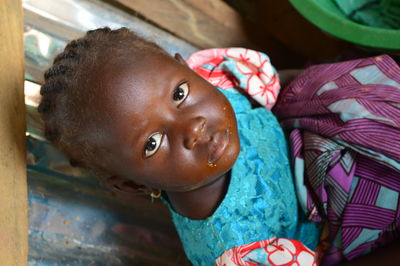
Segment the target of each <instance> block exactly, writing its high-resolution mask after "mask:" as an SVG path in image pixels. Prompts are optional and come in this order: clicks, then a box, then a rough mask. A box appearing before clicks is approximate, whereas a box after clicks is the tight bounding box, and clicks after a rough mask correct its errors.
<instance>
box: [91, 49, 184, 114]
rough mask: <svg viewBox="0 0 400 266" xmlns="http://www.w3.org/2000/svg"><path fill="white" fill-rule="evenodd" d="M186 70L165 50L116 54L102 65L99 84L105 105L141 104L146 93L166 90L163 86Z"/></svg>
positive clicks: (150, 93) (147, 94) (138, 105)
mask: <svg viewBox="0 0 400 266" xmlns="http://www.w3.org/2000/svg"><path fill="white" fill-rule="evenodd" d="M182 72H184V68H183V66H182V65H181V64H180V63H178V62H177V61H176V60H175V59H174V58H172V57H170V56H169V55H166V54H162V53H149V52H148V53H145V54H144V55H142V56H135V58H133V57H129V56H125V57H123V58H113V59H112V60H111V61H110V62H108V63H107V64H105V65H104V66H102V69H101V73H100V75H99V83H100V84H99V85H100V86H101V91H102V93H103V95H102V96H103V100H104V105H105V106H109V107H117V106H119V107H121V106H125V105H129V106H132V103H135V105H136V107H138V108H139V107H141V106H143V105H146V104H147V103H148V101H147V99H146V98H147V97H146V96H150V95H154V94H155V95H157V94H160V93H163V89H165V88H166V87H168V86H169V85H170V83H172V82H173V80H174V79H175V78H176V76H177V75H180V74H181V73H182Z"/></svg>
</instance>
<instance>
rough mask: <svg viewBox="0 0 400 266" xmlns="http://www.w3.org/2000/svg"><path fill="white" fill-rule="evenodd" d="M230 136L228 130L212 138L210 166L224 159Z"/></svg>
mask: <svg viewBox="0 0 400 266" xmlns="http://www.w3.org/2000/svg"><path fill="white" fill-rule="evenodd" d="M229 135H230V134H229V129H226V130H224V131H222V132H218V133H216V134H215V135H214V136H212V139H211V145H210V150H211V153H210V157H209V158H208V164H215V163H216V162H217V161H218V160H219V159H220V158H221V157H222V155H223V154H224V152H225V149H226V147H227V146H228V143H229Z"/></svg>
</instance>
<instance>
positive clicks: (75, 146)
mask: <svg viewBox="0 0 400 266" xmlns="http://www.w3.org/2000/svg"><path fill="white" fill-rule="evenodd" d="M146 52H151V53H154V52H159V53H163V54H166V52H165V51H164V50H163V49H161V48H160V47H159V46H158V45H156V44H155V43H153V42H150V41H147V40H145V39H143V38H141V37H139V36H138V35H137V34H135V33H134V32H132V31H131V30H129V29H127V28H120V29H117V30H111V29H110V28H108V27H105V28H100V29H96V30H91V31H88V32H87V33H86V35H85V36H83V37H82V38H79V39H76V40H73V41H71V42H69V43H68V45H67V46H66V47H65V49H64V51H63V52H62V53H60V54H58V55H57V56H56V57H55V59H54V61H53V65H52V66H51V67H50V68H49V69H48V70H47V71H46V72H45V73H44V79H45V83H44V84H43V86H42V87H41V90H40V94H41V95H42V99H41V102H40V104H39V107H38V111H39V112H40V113H41V116H42V119H43V121H44V135H45V137H46V138H47V139H48V140H49V141H50V142H52V143H53V144H54V146H55V147H56V148H58V149H59V150H61V151H62V152H63V153H64V154H65V155H66V156H67V157H68V158H69V159H70V162H71V164H72V165H75V166H81V167H85V168H89V169H92V170H96V171H100V172H101V171H102V169H101V167H99V166H98V165H97V164H96V163H95V162H96V160H95V159H96V157H97V156H99V155H100V156H101V154H99V152H101V147H96V145H93V143H92V142H91V141H90V139H89V138H90V137H89V136H88V135H87V134H85V133H83V132H87V125H88V122H89V121H93V119H95V117H96V115H97V114H96V113H95V112H94V110H93V109H91V103H93V101H95V97H93V95H96V88H93V86H91V84H88V79H87V77H88V76H90V75H89V74H90V72H91V71H92V70H93V69H94V68H96V67H98V65H99V64H101V63H102V62H106V61H107V60H108V59H109V58H110V57H113V56H115V55H118V56H121V55H122V56H123V55H124V54H128V53H130V55H131V54H132V53H136V54H143V53H146ZM85 126H86V128H85Z"/></svg>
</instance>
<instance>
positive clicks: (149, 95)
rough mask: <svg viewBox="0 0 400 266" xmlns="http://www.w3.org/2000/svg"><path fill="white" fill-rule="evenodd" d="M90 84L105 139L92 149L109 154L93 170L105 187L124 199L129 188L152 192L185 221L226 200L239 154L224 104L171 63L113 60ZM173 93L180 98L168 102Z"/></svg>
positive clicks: (150, 58) (151, 56)
mask: <svg viewBox="0 0 400 266" xmlns="http://www.w3.org/2000/svg"><path fill="white" fill-rule="evenodd" d="M166 66H168V67H166ZM93 77H96V82H97V87H98V88H99V90H100V91H99V94H98V96H99V98H98V105H99V106H98V109H99V110H102V111H101V112H102V113H103V114H104V115H103V116H104V119H103V121H104V122H105V123H104V124H105V125H108V126H107V128H106V130H105V132H107V133H106V135H107V136H103V137H102V138H101V140H100V139H99V140H97V141H102V143H99V145H101V146H103V147H105V149H106V150H107V151H108V153H109V154H111V156H107V158H104V159H102V158H98V164H99V165H101V166H102V167H103V168H104V169H106V170H107V172H109V173H110V174H112V175H113V176H114V178H113V181H112V184H113V185H114V186H115V187H118V188H119V189H120V190H123V191H128V192H129V191H130V190H131V191H133V190H134V189H135V188H134V187H135V186H136V184H140V185H141V186H143V187H144V188H147V189H148V190H150V191H151V190H154V189H160V190H163V191H165V192H166V193H167V195H168V198H169V200H170V201H171V204H172V206H173V207H174V209H175V210H176V211H177V212H178V213H180V214H182V215H184V216H187V217H189V218H192V219H203V218H206V217H207V216H209V215H211V214H212V212H213V211H214V210H215V209H216V208H217V207H218V205H219V203H220V201H221V200H222V199H223V196H224V195H225V193H226V189H227V185H228V183H229V170H230V169H231V168H232V166H233V164H234V162H235V161H236V158H237V156H238V153H239V147H240V144H239V137H238V132H237V123H236V118H235V115H234V112H233V109H232V107H231V105H230V103H229V102H228V100H227V99H226V97H225V96H224V95H223V94H222V93H221V92H220V91H218V90H217V89H216V88H215V87H213V86H212V85H211V84H209V83H208V82H207V81H205V80H204V79H202V78H201V77H200V76H198V75H197V74H196V73H195V72H193V71H192V70H191V69H190V68H189V67H188V66H187V65H186V63H184V61H183V60H182V59H181V57H180V56H179V55H178V56H176V58H172V57H170V56H168V55H166V54H160V53H146V55H145V56H143V57H142V58H137V59H136V60H135V62H134V61H133V60H130V57H129V56H127V57H124V58H113V59H112V60H111V62H107V64H103V65H102V67H101V68H99V69H98V70H96V71H95V72H93ZM178 88H180V89H182V88H188V91H187V92H184V93H183V95H184V96H183V99H179V100H174V98H173V97H174V95H176V93H177V92H176V90H177V89H178ZM155 134H156V135H158V136H159V137H160V136H161V137H160V138H159V140H160V141H159V147H158V149H157V151H156V152H154V150H153V151H150V152H151V154H150V152H149V151H148V150H146V144H147V143H148V142H149V141H150V140H151V139H150V137H153V139H152V140H153V141H154V138H155V137H154V136H155ZM153 152H154V153H153ZM149 154H150V155H149ZM100 157H101V156H100ZM132 181H133V182H132Z"/></svg>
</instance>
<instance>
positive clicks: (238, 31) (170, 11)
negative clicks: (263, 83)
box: [114, 0, 253, 48]
mask: <svg viewBox="0 0 400 266" xmlns="http://www.w3.org/2000/svg"><path fill="white" fill-rule="evenodd" d="M114 1H115V2H118V3H120V4H122V5H123V6H125V7H127V8H129V9H131V10H133V11H135V12H137V13H139V14H140V15H142V16H144V17H145V18H146V19H148V20H149V21H151V22H152V23H154V24H157V25H158V26H159V27H160V28H163V29H166V30H167V31H169V32H171V33H173V34H174V35H176V36H178V37H180V38H182V39H184V40H186V41H188V42H189V43H192V44H194V45H196V46H198V47H199V48H214V47H228V46H246V47H250V46H253V45H251V42H250V41H249V38H248V37H247V35H246V31H245V29H244V24H243V21H242V18H241V17H240V15H239V14H238V13H237V12H236V11H235V10H234V9H232V8H231V7H230V6H228V5H227V4H226V3H225V2H223V1H222V0H201V1H199V0H114Z"/></svg>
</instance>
